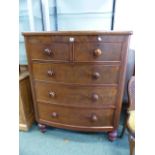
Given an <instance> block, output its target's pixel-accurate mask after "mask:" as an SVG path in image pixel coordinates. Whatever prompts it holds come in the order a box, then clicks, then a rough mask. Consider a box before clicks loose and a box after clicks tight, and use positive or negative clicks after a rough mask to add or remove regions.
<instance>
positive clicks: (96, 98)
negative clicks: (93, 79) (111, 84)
mask: <svg viewBox="0 0 155 155" xmlns="http://www.w3.org/2000/svg"><path fill="white" fill-rule="evenodd" d="M98 99H99V96H98V95H97V94H95V93H94V94H93V95H92V100H93V101H97V100H98Z"/></svg>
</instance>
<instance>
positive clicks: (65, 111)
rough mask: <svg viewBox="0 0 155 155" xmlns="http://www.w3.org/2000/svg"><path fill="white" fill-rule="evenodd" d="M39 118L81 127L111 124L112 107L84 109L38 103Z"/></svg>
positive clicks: (109, 125)
mask: <svg viewBox="0 0 155 155" xmlns="http://www.w3.org/2000/svg"><path fill="white" fill-rule="evenodd" d="M38 111H39V119H40V120H41V121H46V122H49V123H55V124H60V125H73V126H81V127H92V126H93V127H102V126H104V127H105V126H107V127H111V126H113V117H114V109H95V110H94V109H86V108H73V107H61V106H57V105H47V104H45V103H38Z"/></svg>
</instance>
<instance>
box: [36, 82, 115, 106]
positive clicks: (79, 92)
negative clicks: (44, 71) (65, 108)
mask: <svg viewBox="0 0 155 155" xmlns="http://www.w3.org/2000/svg"><path fill="white" fill-rule="evenodd" d="M35 91H36V98H37V101H39V102H42V101H45V102H49V103H51V104H57V105H74V106H83V107H96V106H104V105H113V106H115V103H116V97H117V87H108V86H105V87H101V86H100V87H99V86H97V87H96V86H73V85H61V84H51V83H45V82H37V81H35Z"/></svg>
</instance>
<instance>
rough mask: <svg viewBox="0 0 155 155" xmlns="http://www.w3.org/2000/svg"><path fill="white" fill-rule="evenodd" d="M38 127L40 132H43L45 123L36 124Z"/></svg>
mask: <svg viewBox="0 0 155 155" xmlns="http://www.w3.org/2000/svg"><path fill="white" fill-rule="evenodd" d="M38 127H39V129H40V131H41V132H42V133H44V132H46V125H43V124H40V123H39V124H38Z"/></svg>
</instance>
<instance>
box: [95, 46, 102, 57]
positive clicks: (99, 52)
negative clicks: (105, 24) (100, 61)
mask: <svg viewBox="0 0 155 155" xmlns="http://www.w3.org/2000/svg"><path fill="white" fill-rule="evenodd" d="M101 54H102V51H101V49H99V48H97V49H96V50H95V51H94V56H100V55H101Z"/></svg>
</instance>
